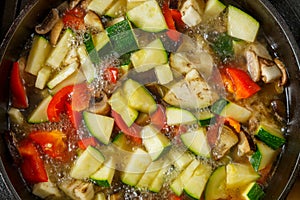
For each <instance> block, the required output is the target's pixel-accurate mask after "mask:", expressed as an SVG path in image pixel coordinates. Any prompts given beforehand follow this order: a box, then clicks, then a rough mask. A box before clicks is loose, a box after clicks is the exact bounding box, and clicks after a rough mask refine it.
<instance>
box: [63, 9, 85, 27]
mask: <svg viewBox="0 0 300 200" xmlns="http://www.w3.org/2000/svg"><path fill="white" fill-rule="evenodd" d="M84 16H85V11H84V10H83V9H82V8H80V7H75V8H73V9H71V10H67V11H66V12H65V13H64V15H63V19H62V20H63V22H64V25H65V26H66V27H69V28H72V29H78V30H80V29H84V28H85V25H84Z"/></svg>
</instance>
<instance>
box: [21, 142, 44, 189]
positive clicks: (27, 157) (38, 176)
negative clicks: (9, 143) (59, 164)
mask: <svg viewBox="0 0 300 200" xmlns="http://www.w3.org/2000/svg"><path fill="white" fill-rule="evenodd" d="M18 149H19V152H20V155H21V156H22V159H23V161H22V164H21V172H22V175H23V178H24V179H25V180H26V181H27V182H28V183H33V184H34V183H39V182H47V181H48V176H47V172H46V169H45V166H44V161H43V160H42V158H41V155H40V153H39V152H38V149H37V148H36V146H35V145H34V144H33V143H32V141H30V140H24V141H22V142H21V144H20V145H19V147H18Z"/></svg>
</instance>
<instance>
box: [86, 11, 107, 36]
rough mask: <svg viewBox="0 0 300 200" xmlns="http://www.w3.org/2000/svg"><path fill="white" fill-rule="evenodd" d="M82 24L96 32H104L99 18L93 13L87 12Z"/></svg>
mask: <svg viewBox="0 0 300 200" xmlns="http://www.w3.org/2000/svg"><path fill="white" fill-rule="evenodd" d="M84 23H85V25H86V26H88V27H92V28H94V29H96V30H97V31H103V30H104V28H103V25H102V22H101V20H100V18H99V17H98V15H97V14H96V13H94V12H93V11H90V10H89V11H88V12H87V13H86V15H85V17H84Z"/></svg>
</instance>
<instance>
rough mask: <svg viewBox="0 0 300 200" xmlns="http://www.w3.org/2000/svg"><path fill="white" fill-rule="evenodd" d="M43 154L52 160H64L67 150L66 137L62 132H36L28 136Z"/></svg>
mask: <svg viewBox="0 0 300 200" xmlns="http://www.w3.org/2000/svg"><path fill="white" fill-rule="evenodd" d="M28 137H29V138H30V139H31V140H32V141H34V142H35V143H36V144H38V145H39V146H40V147H41V148H42V149H43V152H44V153H45V154H47V155H49V156H50V157H52V158H57V159H61V160H63V157H64V155H65V151H66V150H67V144H66V141H65V140H66V135H65V134H64V133H63V132H61V131H57V130H54V131H34V132H31V133H30V134H29V136H28Z"/></svg>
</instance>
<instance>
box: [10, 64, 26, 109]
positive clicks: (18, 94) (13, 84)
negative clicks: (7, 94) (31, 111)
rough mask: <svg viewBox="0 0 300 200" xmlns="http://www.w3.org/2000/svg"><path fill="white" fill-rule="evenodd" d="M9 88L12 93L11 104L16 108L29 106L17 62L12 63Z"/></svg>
mask: <svg viewBox="0 0 300 200" xmlns="http://www.w3.org/2000/svg"><path fill="white" fill-rule="evenodd" d="M10 89H11V94H12V106H14V107H16V108H27V107H28V106H29V104H28V98H27V94H26V88H25V85H24V80H23V79H22V77H21V73H20V66H19V63H18V62H14V63H13V67H12V70H11V74H10Z"/></svg>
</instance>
